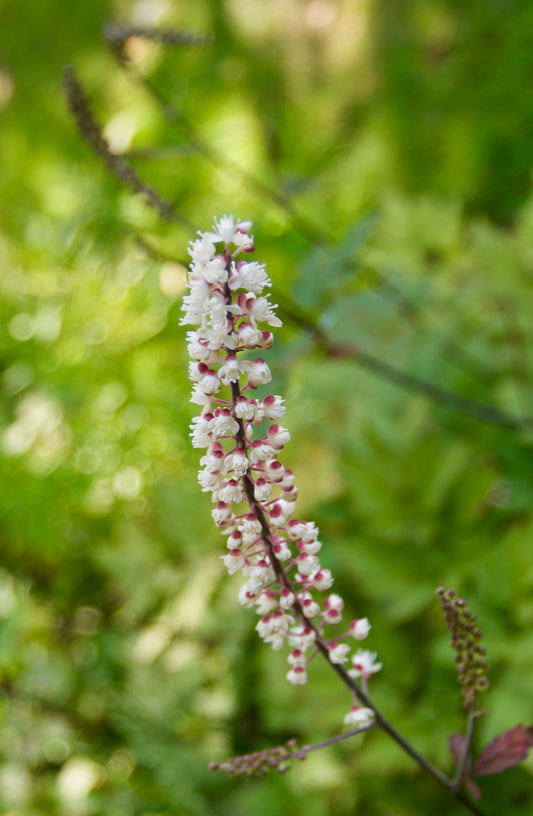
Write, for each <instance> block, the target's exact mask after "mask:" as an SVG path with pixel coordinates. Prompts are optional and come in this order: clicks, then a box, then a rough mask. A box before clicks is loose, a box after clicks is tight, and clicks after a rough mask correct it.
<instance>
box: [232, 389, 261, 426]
mask: <svg viewBox="0 0 533 816" xmlns="http://www.w3.org/2000/svg"><path fill="white" fill-rule="evenodd" d="M256 412H257V402H256V401H255V400H250V401H249V402H248V400H247V399H246V397H243V396H242V394H241V396H240V397H238V399H237V402H236V403H235V416H236V417H238V418H239V419H245V420H247V421H250V420H252V419H253V418H254V416H255V414H256Z"/></svg>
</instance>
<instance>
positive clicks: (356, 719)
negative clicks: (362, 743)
mask: <svg viewBox="0 0 533 816" xmlns="http://www.w3.org/2000/svg"><path fill="white" fill-rule="evenodd" d="M374 717H375V714H374V712H373V711H372V709H371V708H364V707H363V708H360V707H359V706H353V707H352V708H351V709H350V711H349V713H348V714H347V715H346V716H345V718H344V725H353V726H354V727H355V728H362V727H363V726H365V725H370V723H371V722H373V721H374Z"/></svg>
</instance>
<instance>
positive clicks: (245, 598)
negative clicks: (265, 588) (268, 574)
mask: <svg viewBox="0 0 533 816" xmlns="http://www.w3.org/2000/svg"><path fill="white" fill-rule="evenodd" d="M260 591H261V585H260V584H259V583H258V582H257V581H255V580H254V579H253V578H251V579H250V580H249V581H246V583H245V584H243V585H242V586H241V588H240V590H239V595H238V601H239V603H240V604H242V606H254V604H255V602H256V601H257V598H258V596H259V593H260Z"/></svg>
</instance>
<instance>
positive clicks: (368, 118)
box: [0, 0, 533, 816]
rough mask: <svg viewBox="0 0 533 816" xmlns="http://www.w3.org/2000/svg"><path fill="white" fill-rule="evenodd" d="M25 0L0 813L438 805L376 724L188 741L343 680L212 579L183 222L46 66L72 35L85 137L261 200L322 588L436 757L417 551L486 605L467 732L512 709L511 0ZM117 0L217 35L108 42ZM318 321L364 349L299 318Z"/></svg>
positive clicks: (525, 703)
mask: <svg viewBox="0 0 533 816" xmlns="http://www.w3.org/2000/svg"><path fill="white" fill-rule="evenodd" d="M24 12H25V13H24V17H23V18H22V17H21V10H20V6H19V4H17V3H15V2H14V0H5V2H4V3H3V4H2V6H1V15H2V32H3V46H2V54H1V58H0V105H1V106H2V127H1V128H0V155H1V156H2V162H1V165H0V182H1V186H2V190H3V197H2V200H1V201H0V216H1V217H0V222H1V227H0V254H1V258H2V276H1V280H0V289H1V298H0V314H1V320H0V365H1V380H0V383H1V402H0V412H1V413H0V433H1V453H0V457H1V458H0V462H1V468H0V508H1V512H0V547H1V549H0V552H1V568H0V618H1V627H0V677H1V699H0V707H1V726H0V752H1V765H0V806H1V808H2V811H1V812H2V814H5V816H8V814H9V816H21V815H22V814H24V815H26V814H28V816H49V814H58V813H59V814H64V816H84V814H91V813H98V814H102V815H103V816H133V815H134V814H135V815H137V814H139V816H141V814H142V816H155V814H169V815H170V814H187V815H188V814H191V816H193V815H194V816H196V814H198V816H204V815H206V816H207V814H210V815H212V814H217V816H225V814H232V816H233V815H234V814H236V815H237V816H241V814H242V816H245V814H246V816H248V814H250V813H253V814H254V816H263V814H267V813H268V814H272V813H276V814H277V813H279V814H282V813H286V812H291V813H294V814H295V815H296V816H298V815H299V814H304V813H305V814H306V816H323V815H324V814H329V813H333V812H334V813H336V814H339V816H343V814H348V813H349V814H365V816H367V815H368V814H370V816H372V815H373V814H376V816H378V814H385V813H394V814H395V816H401V815H402V814H405V815H406V816H407V814H413V813H426V812H427V813H429V812H432V811H433V810H434V811H435V812H438V813H440V814H443V816H446V814H452V813H457V812H458V809H457V807H456V806H455V804H454V803H453V802H449V801H448V800H447V798H446V796H445V795H444V794H443V793H442V792H441V791H440V790H439V789H438V788H436V786H435V784H434V783H433V782H432V781H431V780H430V779H426V778H424V777H422V776H421V775H420V774H419V772H418V770H417V769H416V767H414V766H413V764H412V763H411V762H410V760H409V759H408V758H406V757H405V756H403V755H402V754H401V753H400V752H399V750H398V749H397V748H396V746H394V745H393V744H392V743H390V742H389V741H388V739H387V738H386V737H385V736H384V735H382V734H379V733H374V732H372V733H370V734H369V735H368V736H367V737H365V738H364V740H361V741H360V742H359V743H357V744H356V742H350V741H349V742H346V743H343V744H340V745H338V746H336V747H334V748H330V749H328V750H325V751H322V752H318V753H317V754H312V755H310V756H309V758H308V759H307V760H306V761H305V762H304V763H301V764H299V765H298V766H297V767H295V768H294V769H293V770H292V771H291V772H290V773H289V774H288V775H287V776H284V777H282V778H281V777H274V776H272V777H269V778H266V779H262V780H249V781H245V782H242V781H234V780H231V779H227V778H224V777H222V776H219V775H216V774H213V773H210V772H209V771H208V770H207V765H208V763H209V761H210V760H212V759H223V758H225V757H227V756H229V755H233V754H236V753H243V752H246V751H249V750H256V749H258V748H262V747H267V746H271V745H276V744H279V743H280V742H283V741H284V740H286V739H288V738H289V737H293V736H296V737H298V739H299V740H300V741H301V742H303V743H307V742H312V741H315V740H320V739H324V738H327V737H328V736H331V735H332V734H335V733H337V732H338V730H339V724H340V722H341V721H342V717H343V715H344V713H346V711H347V709H348V708H349V705H350V700H349V699H347V695H344V694H343V693H341V690H340V689H339V687H338V684H337V683H336V680H335V678H334V677H331V676H329V675H330V672H328V670H327V667H326V666H318V665H317V666H316V667H315V665H313V667H312V668H313V671H312V673H311V674H312V676H311V682H310V683H309V685H308V686H306V687H303V688H292V687H288V684H287V683H286V681H285V680H284V674H285V671H286V667H285V663H284V657H283V656H282V655H279V654H278V653H272V652H270V651H269V650H268V649H267V648H264V647H263V646H262V645H261V644H260V643H259V642H258V640H257V638H256V636H255V632H254V631H253V627H254V624H255V619H254V615H253V613H251V612H250V611H249V610H246V609H243V608H241V607H240V606H239V605H238V604H237V602H236V591H237V586H238V579H235V578H233V579H232V578H227V577H226V576H225V574H224V571H223V568H222V565H221V562H220V560H219V554H221V553H222V544H223V541H222V539H221V538H220V536H219V535H217V533H216V531H215V530H214V529H213V525H212V523H211V518H210V514H209V509H210V508H209V500H208V498H207V497H206V496H205V494H202V493H201V492H200V490H199V487H198V485H197V483H196V469H197V459H198V456H197V454H198V451H191V450H190V448H189V440H188V423H189V421H190V418H191V417H192V415H193V414H194V410H193V407H192V406H191V405H190V404H189V402H188V392H189V383H188V381H187V379H186V370H187V361H186V355H185V351H184V331H183V329H182V328H180V327H179V325H178V322H179V315H180V299H181V296H182V294H183V289H184V282H185V270H184V267H183V263H184V262H185V259H186V244H187V241H188V240H189V239H190V238H191V236H192V231H191V230H189V229H187V227H186V226H183V225H177V226H176V225H173V224H165V223H162V222H161V221H160V220H158V218H157V215H156V214H155V213H154V212H152V211H151V210H150V209H148V208H147V206H146V205H145V204H144V203H143V201H142V200H141V199H140V198H139V197H135V196H133V195H132V194H131V193H130V192H128V191H127V190H125V189H124V188H123V187H121V186H120V184H119V183H118V182H117V180H116V179H114V178H113V177H112V176H111V175H110V174H109V173H108V172H107V171H106V170H105V169H104V167H103V165H102V162H101V160H100V159H99V158H98V157H97V156H95V155H94V154H93V153H91V151H90V150H89V149H88V147H87V145H86V144H85V143H84V142H83V141H82V140H81V139H80V138H79V136H78V134H77V133H76V131H75V128H74V125H73V123H72V121H71V120H70V119H69V116H68V114H67V110H66V105H65V101H64V99H63V96H62V92H61V71H62V68H63V66H64V65H66V64H67V63H74V64H75V66H76V68H77V70H78V72H79V75H80V76H81V77H82V80H83V82H84V85H85V87H86V88H87V90H88V92H89V94H90V96H91V99H92V102H93V104H94V109H95V112H96V115H97V118H98V119H99V120H100V122H101V123H102V125H103V126H104V128H105V131H104V132H105V134H106V136H107V138H108V139H109V141H110V143H111V146H112V148H113V149H114V150H115V151H117V152H119V153H121V154H123V155H124V156H126V157H128V160H130V161H131V162H132V163H133V164H134V165H135V167H136V168H137V170H138V172H139V173H140V175H141V176H142V178H143V179H144V180H145V181H147V182H149V183H152V184H154V185H155V186H156V187H157V188H158V189H159V190H160V192H161V194H162V195H163V196H164V197H165V198H167V199H169V200H171V201H172V202H173V203H174V204H175V206H176V209H177V211H178V212H179V213H180V214H181V215H183V216H184V217H186V218H187V219H189V220H190V221H191V222H193V223H194V224H196V225H198V227H200V228H208V227H209V226H210V224H211V219H212V216H213V215H214V214H217V213H223V212H234V213H235V214H236V215H239V216H241V217H246V218H251V219H253V220H254V222H255V235H256V245H257V247H258V250H257V257H258V259H259V260H266V261H267V262H268V268H269V273H270V275H271V277H272V279H273V283H274V289H273V291H274V296H273V299H274V300H275V301H276V302H278V303H279V304H280V309H281V311H282V313H283V317H284V321H285V326H284V328H283V329H282V330H281V331H279V332H278V336H277V339H276V344H275V347H274V349H273V350H272V352H270V353H269V358H268V360H269V363H270V364H271V367H272V369H273V372H274V388H275V393H282V394H284V395H285V396H286V397H287V404H288V409H289V410H288V415H287V424H288V425H289V427H290V429H291V432H292V436H293V441H292V442H291V444H290V446H289V448H288V449H287V452H286V456H287V460H286V463H287V465H288V466H290V467H291V468H292V469H293V470H294V471H295V473H296V475H297V478H298V484H299V487H300V493H301V499H300V500H299V507H298V513H299V515H300V516H301V517H304V518H309V519H314V520H316V521H317V522H318V524H319V526H320V528H321V532H322V539H323V540H324V542H325V545H326V546H325V548H324V563H325V564H326V565H327V566H328V567H330V568H331V569H332V571H333V573H334V575H335V576H336V585H335V586H336V589H337V591H338V592H339V593H340V594H341V595H343V597H344V598H345V599H346V602H347V606H348V609H347V617H348V619H349V618H350V616H352V617H353V616H361V615H368V616H369V617H370V619H371V620H372V623H373V630H372V634H371V639H370V641H369V645H370V647H371V648H373V649H376V650H377V651H378V652H379V655H380V659H382V660H383V662H384V669H383V671H382V673H381V675H380V676H378V677H377V678H376V679H375V680H374V682H373V689H372V691H373V694H374V696H375V699H376V701H377V702H378V704H379V705H380V706H381V707H382V708H383V710H384V711H385V712H386V713H387V715H388V716H390V718H391V719H392V720H393V721H394V723H395V724H396V725H397V727H398V728H399V729H400V730H402V731H403V732H404V733H405V734H406V736H408V738H410V739H411V740H412V741H413V743H414V744H415V745H416V746H417V747H418V748H419V749H420V750H421V751H422V752H425V753H426V754H427V756H428V757H429V758H430V759H431V760H433V761H435V762H438V763H439V764H440V765H441V767H443V768H445V769H446V770H449V771H450V772H451V766H450V760H449V758H448V754H447V744H446V740H447V737H448V735H449V734H450V733H451V732H452V731H453V730H456V729H460V728H462V727H463V726H464V721H463V720H464V718H463V714H462V711H461V704H460V697H459V694H458V690H457V688H456V681H455V670H454V664H453V654H452V653H451V651H450V649H449V646H448V638H447V633H446V631H445V629H444V624H443V621H442V620H441V617H440V613H439V610H438V603H437V601H436V599H435V594H434V591H435V589H436V587H437V586H439V585H444V586H453V587H455V588H456V589H457V590H458V591H459V592H460V593H463V594H465V595H466V596H467V597H468V600H469V603H470V606H471V607H472V609H473V610H474V611H475V612H476V613H477V615H478V619H479V622H480V626H481V628H482V629H483V632H484V634H485V644H486V646H487V650H488V657H489V663H490V665H491V681H492V685H493V691H492V692H491V694H490V696H488V697H487V698H486V701H485V702H486V708H487V715H486V717H485V718H484V719H483V720H482V722H481V723H480V727H479V732H478V736H477V740H478V747H480V746H481V745H483V744H485V743H486V742H488V741H489V739H491V738H492V737H493V736H494V735H495V734H497V733H499V732H501V731H503V730H505V729H507V728H509V727H511V726H514V725H516V724H517V723H519V722H521V723H525V724H528V723H530V722H531V721H532V718H533V702H532V701H531V694H530V688H531V676H532V673H533V635H532V627H531V623H532V622H533V600H532V599H533V595H532V590H533V559H532V558H531V538H532V533H533V511H532V501H531V493H532V488H533V475H532V474H533V471H532V468H531V449H532V441H533V436H532V427H531V424H529V425H528V423H527V422H525V421H524V420H525V419H526V418H527V417H531V416H532V415H533V397H532V392H531V374H532V364H533V360H532V353H531V347H532V340H533V327H532V323H531V314H533V287H532V285H531V283H532V269H533V198H532V197H531V191H530V174H531V167H532V164H533V156H532V151H533V147H532V144H533V143H532V141H531V138H530V136H531V127H532V117H533V107H532V106H533V97H532V96H531V94H529V93H528V92H527V89H528V86H529V82H530V77H531V73H532V69H533V65H532V62H533V12H532V7H531V4H530V3H529V2H527V0H514V2H512V3H509V2H508V0H507V2H506V3H503V2H492V3H489V4H487V3H480V2H472V3H468V4H460V3H456V2H453V0H448V2H445V1H444V0H442V2H440V1H439V2H434V3H426V2H422V1H421V0H418V2H417V1H416V0H403V2H398V3H394V4H392V5H391V4H390V3H385V2H380V1H379V0H375V2H374V3H370V2H365V1H364V0H360V2H355V0H338V1H337V2H333V0H305V2H303V0H302V1H301V2H297V0H271V2H269V3H268V4H266V3H261V2H248V0H196V1H195V0H184V2H182V3H180V4H177V3H176V4H173V3H171V2H168V0H137V2H132V0H116V1H113V2H112V1H111V0H98V2H92V3H89V4H86V3H80V4H72V5H71V6H65V4H64V3H61V2H60V0H39V2H36V0H29V1H28V2H27V3H26V4H25V8H24ZM112 19H121V20H124V21H127V22H133V23H135V24H140V23H148V24H153V23H157V24H164V25H173V26H175V27H177V28H184V29H186V30H192V31H196V32H199V33H207V34H209V35H211V36H212V43H211V45H210V46H209V47H206V48H191V49H164V48H163V47H162V46H161V45H157V44H155V43H147V42H145V41H141V40H139V39H137V38H131V39H130V40H129V41H128V43H127V54H128V57H129V60H130V64H129V67H124V66H121V65H119V64H118V62H117V60H116V59H115V58H114V57H113V55H112V54H111V52H110V50H109V49H108V48H107V47H106V46H105V44H104V43H103V41H102V39H101V37H100V32H101V29H102V26H103V25H104V24H105V23H107V22H109V21H110V20H112ZM150 88H151V89H152V92H150ZM155 91H157V92H158V93H159V94H160V95H161V97H160V99H159V101H160V103H161V104H158V101H157V99H156V98H155V96H154V93H155ZM161 100H163V101H161ZM165 100H167V101H168V102H171V103H172V105H174V106H175V109H176V111H177V112H178V115H177V118H175V119H173V118H172V117H170V118H169V117H168V116H167V118H165V116H164V115H163V114H164V113H165V112H166V113H167V114H168V113H169V109H168V108H167V107H165V105H166V102H165ZM309 321H311V322H313V321H314V322H315V324H316V326H318V328H319V332H318V333H317V332H316V331H310V328H309ZM320 332H323V333H325V336H326V337H327V338H328V342H329V343H330V344H336V345H337V347H340V348H342V349H344V350H346V349H349V348H352V352H353V344H356V347H357V348H358V349H359V350H360V354H359V355H358V354H357V353H352V354H351V356H345V357H334V356H331V355H327V354H325V353H324V346H323V344H322V345H321V343H320V342H318V341H319V340H320V338H321V335H320ZM323 337H324V335H322V340H323ZM364 355H367V356H366V357H365V356H364ZM376 361H378V364H377V365H376ZM379 362H381V363H382V364H385V365H386V366H388V368H386V369H385V370H384V369H383V368H381V369H380V368H379ZM391 370H393V372H403V374H404V375H408V377H410V378H411V379H405V377H404V379H403V380H402V378H401V376H400V382H399V383H398V382H396V383H395V382H393V379H394V374H393V375H391ZM396 379H397V378H396ZM427 383H430V384H432V386H437V387H438V388H440V389H441V391H439V392H438V393H436V392H435V391H434V390H433V391H432V390H431V387H430V388H429V389H428V388H427V387H426V385H425V384H427ZM443 394H444V395H446V394H447V395H448V397H449V395H451V397H450V398H449V399H447V398H445V397H444V398H443ZM461 399H463V400H470V401H471V402H469V403H464V402H461ZM472 402H473V403H475V405H474V414H476V411H477V413H478V414H479V415H478V416H476V415H472V413H471V412H470V413H469V412H468V411H467V412H466V413H465V410H464V408H465V405H468V406H470V407H472ZM480 405H481V406H492V407H493V408H495V409H498V410H499V411H500V418H501V415H502V414H503V415H505V416H506V417H508V418H509V417H511V418H512V420H513V421H510V423H509V424H507V425H506V424H505V423H504V424H501V423H500V422H494V421H492V419H494V417H493V416H492V415H491V414H490V412H489V417H488V419H489V420H490V421H486V420H487V414H486V411H485V409H484V408H481V409H479V410H478V408H479V406H480ZM476 406H477V407H476ZM532 771H533V762H532V761H531V760H528V761H526V762H525V763H524V764H523V765H522V766H521V767H519V768H516V769H513V770H512V771H507V772H506V773H505V775H504V776H501V777H495V778H493V779H491V778H488V779H486V780H485V779H484V780H483V784H482V787H483V789H484V791H485V792H486V793H485V796H484V798H483V799H482V807H483V808H484V810H485V812H486V813H487V814H499V813H502V812H505V813H512V814H517V816H518V815H519V814H527V813H530V812H531V807H532V803H533V796H532V793H531V772H532Z"/></svg>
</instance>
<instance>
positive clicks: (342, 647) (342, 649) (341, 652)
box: [329, 643, 350, 663]
mask: <svg viewBox="0 0 533 816" xmlns="http://www.w3.org/2000/svg"><path fill="white" fill-rule="evenodd" d="M349 651H350V647H349V646H347V645H346V643H336V644H335V645H334V646H330V648H329V659H330V660H331V662H332V663H346V660H347V659H348V658H347V657H346V655H347V654H348V652H349Z"/></svg>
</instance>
